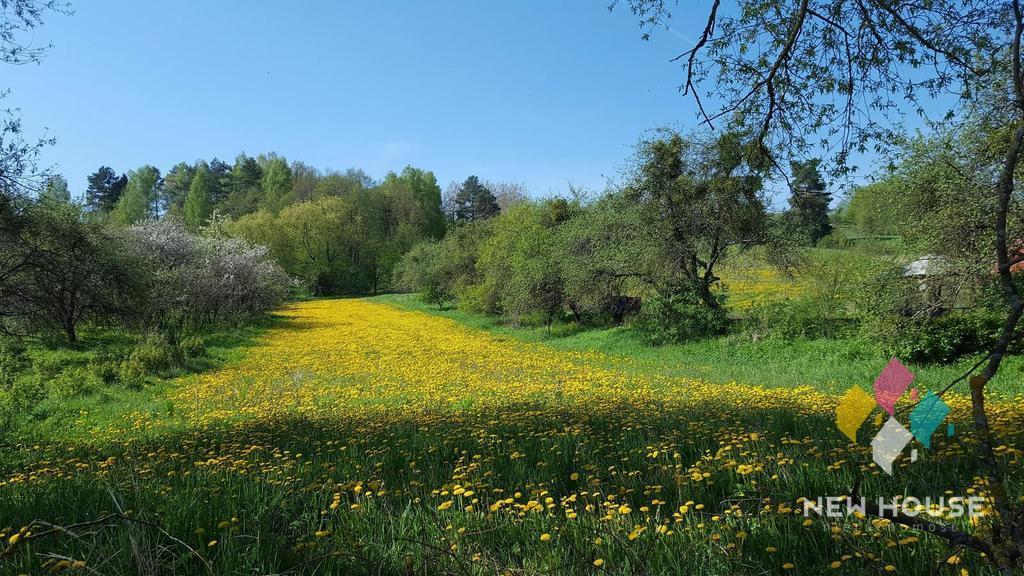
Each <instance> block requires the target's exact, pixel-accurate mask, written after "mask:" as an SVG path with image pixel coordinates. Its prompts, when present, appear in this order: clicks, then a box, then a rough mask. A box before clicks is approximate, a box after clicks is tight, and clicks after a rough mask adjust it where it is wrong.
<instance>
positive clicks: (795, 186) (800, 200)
mask: <svg viewBox="0 0 1024 576" xmlns="http://www.w3.org/2000/svg"><path fill="white" fill-rule="evenodd" d="M820 163H821V160H820V159H817V158H814V159H811V160H806V161H803V162H801V161H799V160H792V161H790V163H789V165H790V169H791V170H792V173H793V177H792V180H790V189H791V193H790V196H789V211H788V212H787V213H786V215H785V219H786V224H787V228H789V230H790V231H791V232H792V233H795V234H797V235H798V236H800V237H802V238H806V239H807V240H808V241H810V243H811V244H814V243H815V242H817V241H818V240H820V239H822V238H824V237H825V236H826V235H828V233H829V232H831V231H832V224H831V223H830V222H829V216H828V209H829V203H830V202H831V201H832V195H831V194H829V193H828V191H827V190H826V189H825V180H824V178H822V176H821V171H820V170H818V165H819V164H820Z"/></svg>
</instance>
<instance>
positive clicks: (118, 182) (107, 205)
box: [85, 166, 128, 212]
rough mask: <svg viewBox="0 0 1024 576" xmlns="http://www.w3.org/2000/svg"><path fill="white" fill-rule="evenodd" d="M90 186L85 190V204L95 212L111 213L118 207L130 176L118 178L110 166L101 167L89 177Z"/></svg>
mask: <svg viewBox="0 0 1024 576" xmlns="http://www.w3.org/2000/svg"><path fill="white" fill-rule="evenodd" d="M88 180H89V186H88V188H86V190H85V204H86V206H87V207H88V208H89V210H91V211H93V212H110V211H112V210H113V209H114V207H115V206H117V203H118V201H119V200H120V199H121V195H122V194H123V193H124V189H125V187H126V186H127V185H128V176H127V175H122V176H118V175H117V172H114V169H113V168H111V167H110V166H100V168H99V169H98V170H96V171H95V172H93V173H92V174H90V175H89V178H88Z"/></svg>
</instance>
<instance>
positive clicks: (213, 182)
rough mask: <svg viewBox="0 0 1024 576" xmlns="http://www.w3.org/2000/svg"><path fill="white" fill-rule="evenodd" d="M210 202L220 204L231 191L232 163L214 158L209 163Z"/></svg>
mask: <svg viewBox="0 0 1024 576" xmlns="http://www.w3.org/2000/svg"><path fill="white" fill-rule="evenodd" d="M208 168H209V176H210V202H212V203H213V204H214V205H217V204H220V203H221V202H223V201H224V200H225V199H226V198H227V197H228V194H230V193H231V165H230V164H228V163H227V162H225V161H223V160H221V159H219V158H214V159H213V160H210V164H209V167H208Z"/></svg>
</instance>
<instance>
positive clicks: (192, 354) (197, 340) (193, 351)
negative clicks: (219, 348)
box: [178, 336, 206, 358]
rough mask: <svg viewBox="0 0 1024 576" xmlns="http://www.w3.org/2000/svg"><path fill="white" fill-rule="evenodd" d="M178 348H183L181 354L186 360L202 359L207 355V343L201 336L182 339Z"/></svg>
mask: <svg viewBox="0 0 1024 576" xmlns="http://www.w3.org/2000/svg"><path fill="white" fill-rule="evenodd" d="M178 348H181V353H182V355H184V356H185V357H186V358H200V357H202V356H205V355H206V342H205V341H203V338H202V337H201V336H188V337H186V338H182V340H181V343H179V344H178Z"/></svg>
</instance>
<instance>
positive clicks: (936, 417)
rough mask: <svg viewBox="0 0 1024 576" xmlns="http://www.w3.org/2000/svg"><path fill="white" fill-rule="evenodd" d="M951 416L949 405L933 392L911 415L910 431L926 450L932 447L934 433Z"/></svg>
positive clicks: (919, 403)
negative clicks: (947, 416)
mask: <svg viewBox="0 0 1024 576" xmlns="http://www.w3.org/2000/svg"><path fill="white" fill-rule="evenodd" d="M947 414H949V405H948V404H946V403H945V402H944V401H943V400H942V398H939V397H938V395H936V394H935V393H934V392H932V391H931V390H929V391H928V393H927V394H925V395H924V398H922V399H921V401H920V402H918V404H917V406H916V407H915V408H914V411H913V412H911V413H910V430H911V432H913V434H914V438H917V441H918V442H920V443H921V444H924V447H925V448H931V447H932V433H933V432H935V430H936V429H937V428H938V427H939V424H942V421H943V420H944V419H945V418H946V415H947Z"/></svg>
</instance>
